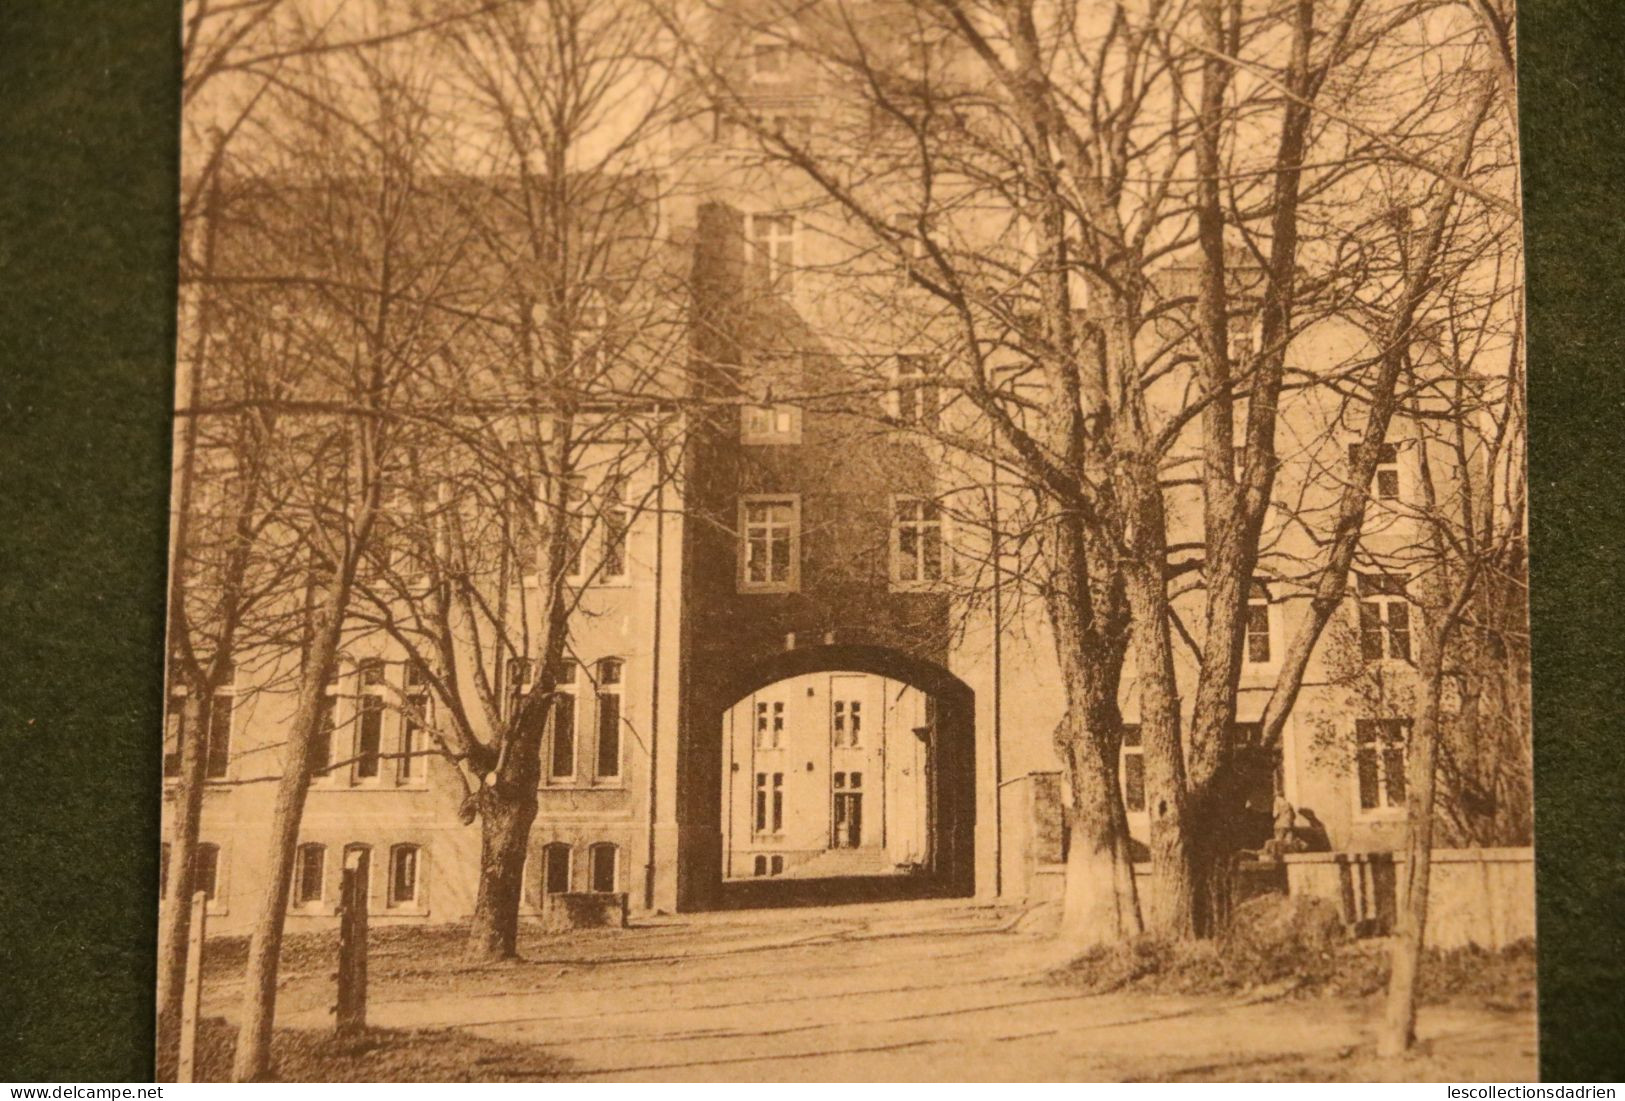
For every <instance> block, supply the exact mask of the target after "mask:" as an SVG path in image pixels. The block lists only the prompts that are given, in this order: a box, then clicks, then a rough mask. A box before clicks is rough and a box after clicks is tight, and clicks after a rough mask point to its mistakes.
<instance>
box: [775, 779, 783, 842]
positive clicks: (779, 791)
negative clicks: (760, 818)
mask: <svg viewBox="0 0 1625 1101" xmlns="http://www.w3.org/2000/svg"><path fill="white" fill-rule="evenodd" d="M773 832H774V833H783V832H784V773H782V772H775V773H774V774H773Z"/></svg>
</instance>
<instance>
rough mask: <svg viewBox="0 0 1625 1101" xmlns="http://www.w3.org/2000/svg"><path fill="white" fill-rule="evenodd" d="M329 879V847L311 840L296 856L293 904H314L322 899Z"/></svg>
mask: <svg viewBox="0 0 1625 1101" xmlns="http://www.w3.org/2000/svg"><path fill="white" fill-rule="evenodd" d="M326 879H327V847H326V846H325V845H318V844H316V843H315V842H310V843H307V844H304V845H300V846H299V850H298V852H297V853H296V854H295V856H294V868H293V904H294V905H295V906H312V905H315V904H317V903H320V902H321V901H322V896H323V894H324V887H325V883H326Z"/></svg>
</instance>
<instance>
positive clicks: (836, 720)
mask: <svg viewBox="0 0 1625 1101" xmlns="http://www.w3.org/2000/svg"><path fill="white" fill-rule="evenodd" d="M833 707H834V711H835V713H834V715H833V716H832V718H831V721H830V727H831V733H832V734H833V741H834V743H835V744H836V745H838V746H855V745H857V744H858V743H859V741H860V740H861V738H862V735H863V701H862V700H835V701H834V702H833ZM854 775H856V774H855V773H854Z"/></svg>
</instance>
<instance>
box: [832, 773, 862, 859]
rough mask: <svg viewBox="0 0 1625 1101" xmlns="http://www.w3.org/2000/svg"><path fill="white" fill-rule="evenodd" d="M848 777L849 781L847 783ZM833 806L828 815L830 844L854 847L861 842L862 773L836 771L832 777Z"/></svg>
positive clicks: (838, 846) (840, 846) (837, 846)
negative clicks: (830, 813)
mask: <svg viewBox="0 0 1625 1101" xmlns="http://www.w3.org/2000/svg"><path fill="white" fill-rule="evenodd" d="M849 777H850V780H851V783H850V784H848V783H847V781H848V778H849ZM833 786H834V788H835V791H834V796H835V808H834V812H833V814H832V815H831V816H830V844H831V846H832V847H834V848H837V849H856V848H858V847H859V846H860V845H862V843H863V792H862V791H861V790H859V789H861V788H862V787H863V773H861V772H853V773H850V774H848V773H845V772H837V773H836V774H835V777H834V785H833Z"/></svg>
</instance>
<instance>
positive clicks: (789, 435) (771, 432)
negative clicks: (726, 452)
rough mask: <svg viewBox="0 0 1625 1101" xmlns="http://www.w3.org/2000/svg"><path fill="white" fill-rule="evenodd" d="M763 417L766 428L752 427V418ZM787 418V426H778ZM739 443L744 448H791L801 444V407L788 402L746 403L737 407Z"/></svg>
mask: <svg viewBox="0 0 1625 1101" xmlns="http://www.w3.org/2000/svg"><path fill="white" fill-rule="evenodd" d="M758 416H765V417H766V418H767V426H766V427H762V426H760V425H753V424H752V418H753V417H758ZM780 416H787V417H788V418H789V424H788V426H787V427H785V428H780V427H779V426H778V418H779V417H780ZM739 442H740V443H741V444H743V445H744V446H746V447H793V446H795V445H797V444H799V443H801V406H799V405H792V404H791V403H789V402H782V401H776V402H770V403H763V402H754V403H750V402H747V403H746V404H744V405H741V406H740V407H739Z"/></svg>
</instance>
